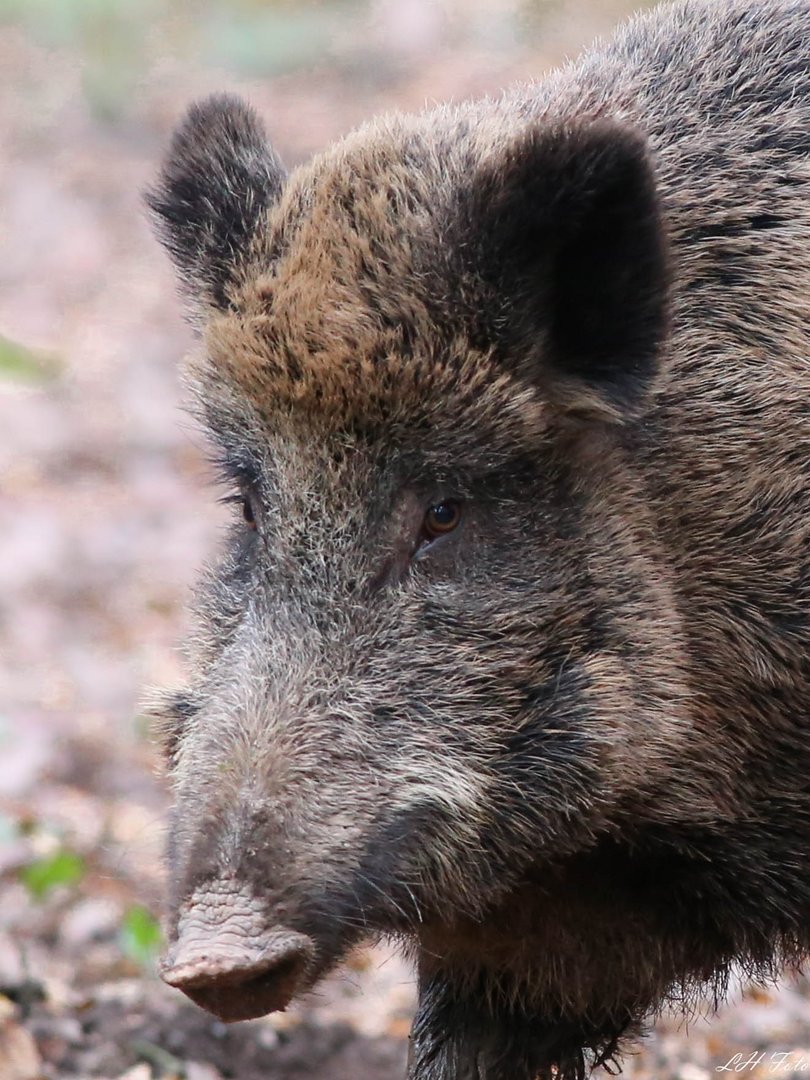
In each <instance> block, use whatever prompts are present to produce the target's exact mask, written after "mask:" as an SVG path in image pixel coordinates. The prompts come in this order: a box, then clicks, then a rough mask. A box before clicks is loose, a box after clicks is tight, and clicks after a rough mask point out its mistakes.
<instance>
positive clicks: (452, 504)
mask: <svg viewBox="0 0 810 1080" xmlns="http://www.w3.org/2000/svg"><path fill="white" fill-rule="evenodd" d="M460 521H461V503H460V502H457V501H456V500H455V499H448V500H447V502H442V503H436V505H435V506H431V507H430V508H429V509H428V512H427V513H426V514H425V520H424V522H423V523H422V532H423V534H424V536H425V537H426V538H427V539H428V540H435V539H436V537H438V536H444V535H445V534H446V533H450V532H452V531H453V529H455V528H456V527H457V526H458V523H459V522H460Z"/></svg>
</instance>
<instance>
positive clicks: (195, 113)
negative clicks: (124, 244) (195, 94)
mask: <svg viewBox="0 0 810 1080" xmlns="http://www.w3.org/2000/svg"><path fill="white" fill-rule="evenodd" d="M284 177H285V173H284V168H283V166H282V165H281V162H280V161H279V159H278V158H277V157H276V155H275V153H274V152H273V151H272V149H271V148H270V147H269V146H268V144H267V141H266V138H265V133H264V129H263V126H262V124H261V121H260V120H259V119H258V117H257V116H256V114H255V113H254V112H253V110H252V109H251V108H249V107H248V106H247V105H246V104H245V103H244V102H243V101H241V100H240V99H239V98H236V97H232V96H230V95H227V94H217V95H214V96H213V97H210V98H207V99H206V100H204V101H201V102H198V103H197V104H195V105H192V106H191V108H190V109H189V111H188V113H187V115H186V117H185V119H184V120H183V121H182V123H181V124H180V126H179V127H178V128H177V130H176V131H175V133H174V136H173V138H172V141H171V146H170V147H169V151H168V153H167V155H166V158H165V160H164V162H163V167H162V169H161V172H160V175H159V176H158V179H157V182H156V184H155V185H154V187H152V188H151V189H150V190H149V191H147V192H146V194H145V199H146V203H147V205H148V206H149V208H150V209H151V211H152V213H153V214H154V216H155V220H156V222H157V230H158V234H159V235H160V237H161V239H162V241H163V243H164V244H165V246H166V248H167V250H168V252H169V254H170V255H171V257H172V259H173V261H174V263H175V265H176V266H177V269H178V270H179V272H180V276H181V279H182V281H183V284H184V286H185V288H186V290H187V292H188V293H189V295H190V297H191V298H192V300H193V301H194V303H195V305H200V304H201V303H202V304H203V305H204V304H206V303H207V304H211V305H214V306H216V307H219V308H223V307H225V306H226V305H227V302H228V301H227V290H228V285H229V284H230V283H231V282H232V281H233V280H234V276H235V272H236V270H237V268H238V266H239V263H240V261H241V259H242V258H243V255H244V251H245V247H246V245H247V244H248V243H249V241H250V238H251V237H252V236H253V234H254V233H255V232H256V229H257V228H258V226H259V224H260V222H261V220H262V218H263V216H264V214H265V212H266V210H267V208H268V207H269V206H270V205H272V203H274V202H275V200H276V199H277V198H278V197H279V195H280V194H281V189H282V186H283V183H284Z"/></svg>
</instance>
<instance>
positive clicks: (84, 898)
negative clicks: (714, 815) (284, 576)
mask: <svg viewBox="0 0 810 1080" xmlns="http://www.w3.org/2000/svg"><path fill="white" fill-rule="evenodd" d="M629 7H630V4H629V2H628V0H615V2H614V0H558V2H543V0H432V2H428V0H376V2H373V3H360V2H357V0H342V2H332V3H328V4H321V5H315V4H312V3H296V2H292V0H290V2H289V3H283V2H278V0H277V2H268V0H264V2H259V0H253V2H251V0H239V2H237V0H231V2H225V0H220V2H217V3H214V2H213V0H193V2H192V0H177V2H172V0H0V146H2V155H0V236H2V259H0V432H2V437H0V552H1V553H2V558H0V702H1V703H2V704H1V705H0V1080H34V1078H37V1077H47V1078H50V1080H68V1078H100V1077H108V1078H111V1080H117V1078H122V1077H126V1078H127V1080H149V1078H150V1077H155V1078H157V1077H162V1078H170V1077H186V1078H187V1080H218V1078H223V1077H235V1078H238V1080H259V1077H263V1078H265V1080H305V1078H314V1077H319V1078H323V1080H394V1078H395V1077H398V1076H402V1075H403V1070H404V1061H405V1055H406V1049H405V1040H406V1035H407V1031H408V1025H409V1020H410V1015H411V1011H412V1007H413V996H414V995H413V985H412V978H411V973H410V971H409V969H408V968H407V966H406V965H405V964H404V963H403V961H402V960H401V959H400V958H399V957H397V956H396V955H395V954H393V953H391V952H390V951H387V950H386V949H384V948H375V949H369V950H365V951H364V952H362V953H358V954H357V955H355V956H354V957H353V958H352V960H351V962H350V964H349V965H348V966H347V967H346V968H345V969H344V970H343V971H342V972H340V973H338V974H336V975H335V976H334V977H332V978H330V979H329V980H328V981H327V983H326V984H325V985H324V986H323V987H321V988H320V989H319V991H318V992H317V993H316V994H314V995H312V996H311V997H310V998H309V999H308V1000H307V1001H305V1002H303V1003H301V1004H299V1005H296V1006H295V1007H294V1008H291V1009H290V1011H289V1012H288V1013H287V1014H284V1015H282V1016H274V1017H271V1018H269V1019H267V1020H261V1021H255V1022H252V1023H246V1024H238V1025H235V1026H232V1027H225V1026H224V1025H222V1024H220V1023H217V1022H216V1021H214V1020H212V1019H211V1018H210V1017H209V1016H207V1015H206V1014H205V1013H203V1012H201V1011H200V1010H198V1009H196V1008H195V1007H194V1006H192V1005H191V1004H189V1003H187V1002H186V1001H185V999H184V998H183V997H182V996H181V995H179V994H177V993H175V992H173V991H170V990H169V989H168V988H166V987H165V986H163V985H162V984H161V983H160V982H159V981H158V980H157V979H156V977H155V975H154V970H153V965H154V956H155V953H156V949H157V948H158V945H159V929H158V925H157V921H156V917H157V916H158V914H159V911H160V897H161V891H162V880H161V865H160V857H161V851H162V847H163V842H164V830H165V827H166V816H165V810H166V806H167V796H166V792H165V789H164V786H163V783H162V782H161V780H160V777H159V774H158V769H159V766H158V762H157V759H156V755H155V753H154V751H153V749H152V747H151V746H150V743H149V741H148V733H147V730H146V724H145V721H144V719H143V717H142V716H141V715H140V713H139V706H138V702H139V701H140V700H142V698H143V694H144V690H145V689H146V688H148V687H150V686H165V685H170V684H172V683H174V682H177V681H178V680H179V679H180V678H181V663H180V660H179V658H178V652H177V643H178V642H179V641H180V639H181V637H182V633H183V619H184V616H183V607H184V604H185V601H186V598H187V589H188V586H189V584H190V582H191V581H192V579H193V577H194V574H195V570H196V568H198V567H199V566H200V565H201V564H202V563H203V561H204V560H205V558H206V557H207V555H209V554H210V553H211V552H212V551H213V549H214V547H215V545H216V540H217V531H218V528H219V525H220V523H221V520H222V517H221V515H222V508H221V507H219V506H218V505H217V502H216V498H215V494H216V493H215V492H212V490H211V485H210V477H209V476H208V470H207V466H206V460H205V448H204V446H203V445H202V440H201V439H200V437H199V435H198V434H197V433H196V431H195V430H194V427H193V425H192V423H191V421H190V420H189V419H188V418H186V416H185V415H184V414H183V413H182V412H180V411H179V406H178V403H179V401H180V391H179V387H178V383H177V376H176V363H177V359H178V357H179V356H180V355H181V354H182V353H183V351H184V350H185V349H186V348H187V346H188V344H189V341H190V337H189V333H188V331H187V329H186V328H185V327H184V325H183V324H182V321H181V318H180V314H179V304H178V302H177V300H176V298H175V290H174V283H173V280H172V277H171V274H170V270H169V267H168V265H167V260H166V259H165V258H164V256H163V255H162V253H161V252H160V251H159V250H158V247H157V244H156V243H155V242H154V241H153V240H152V238H151V236H150V235H149V231H148V227H147V223H146V221H145V218H144V214H143V210H142V206H141V203H140V192H141V190H142V188H143V186H144V185H145V183H146V182H147V181H148V180H149V179H150V178H151V176H152V175H153V173H154V170H155V168H156V164H157V162H158V160H159V157H160V154H161V152H162V148H163V146H164V144H165V140H166V138H167V136H168V134H169V131H170V129H171V127H172V125H173V124H174V122H175V121H176V120H177V118H178V117H179V115H180V114H181V113H182V111H183V109H184V107H185V106H186V104H187V103H188V101H189V100H190V99H192V98H194V97H195V96H200V95H203V94H206V93H208V92H210V91H212V90H221V89H233V90H237V91H239V92H242V93H244V94H245V95H246V96H247V97H248V98H249V99H250V100H251V101H253V103H254V104H255V105H256V106H257V107H258V108H259V110H260V111H261V113H262V114H263V115H264V116H265V118H266V120H267V124H268V128H269V130H270V132H271V135H272V137H273V139H274V142H275V145H276V146H277V148H278V149H279V150H280V151H281V153H282V155H283V157H284V158H285V160H286V161H287V162H288V164H291V165H292V164H295V163H296V162H297V161H299V160H301V159H303V158H305V157H307V156H308V155H310V154H311V153H313V152H314V151H316V150H318V149H319V148H321V147H322V146H324V145H325V144H326V143H327V142H328V141H329V140H331V139H333V138H335V137H337V136H339V135H340V134H341V133H343V132H345V131H346V130H348V129H349V128H351V127H352V126H354V125H356V124H357V123H358V122H360V121H361V120H363V119H365V118H367V117H369V116H370V115H372V114H373V113H376V112H380V111H382V110H386V109H390V108H393V107H400V108H420V107H422V106H423V105H424V104H425V103H426V102H427V103H431V102H433V101H438V100H445V99H449V98H460V97H464V96H469V95H478V94H481V93H485V92H497V91H498V90H499V89H500V88H502V87H503V86H505V85H507V84H508V83H509V82H511V81H513V80H514V79H519V78H529V77H532V76H537V75H539V74H541V73H542V71H543V70H544V69H545V68H547V67H548V66H550V65H552V64H554V63H556V62H558V61H560V60H561V59H563V58H564V57H565V56H567V55H570V54H572V53H574V52H576V51H577V49H578V48H579V47H580V45H581V44H582V43H584V42H587V41H588V40H590V39H591V38H592V37H593V36H594V35H596V34H598V33H605V32H608V31H609V30H610V28H611V27H612V26H613V24H614V23H615V22H616V21H618V19H619V18H620V17H621V16H622V15H623V14H624V13H625V12H626V11H627V10H628V8H629ZM741 887H744V883H743V882H741ZM759 1052H764V1056H763V1058H762V1059H761V1060H760V1061H759V1062H758V1063H751V1064H750V1065H746V1066H744V1067H743V1068H741V1067H737V1068H736V1071H737V1072H738V1073H740V1072H742V1073H744V1074H745V1075H747V1076H750V1077H754V1078H761V1077H765V1076H773V1075H779V1076H781V1077H789V1076H799V1075H806V1074H807V1072H808V1071H810V1001H809V1000H808V994H807V987H806V985H805V984H804V983H802V982H801V981H798V982H785V983H784V984H783V985H781V986H780V987H778V988H772V989H767V990H765V989H756V990H749V991H748V992H747V993H742V992H738V993H737V994H736V1004H735V1005H733V1006H731V1007H728V1008H726V1009H725V1010H724V1011H723V1012H722V1013H721V1014H720V1016H719V1017H717V1018H716V1019H715V1020H714V1021H713V1023H711V1024H708V1023H706V1022H705V1021H704V1020H702V1019H697V1020H695V1021H694V1022H693V1023H691V1024H690V1026H689V1028H688V1030H686V1029H684V1027H683V1025H680V1024H679V1022H678V1021H677V1020H676V1019H674V1018H663V1019H662V1020H660V1021H659V1023H658V1025H657V1026H656V1027H655V1030H654V1032H653V1033H652V1035H651V1036H650V1038H649V1039H648V1040H647V1042H646V1043H645V1046H644V1048H643V1050H641V1051H640V1052H639V1054H638V1055H636V1056H633V1057H632V1058H630V1059H629V1060H628V1062H627V1065H626V1074H627V1076H628V1077H630V1078H634V1080H641V1078H655V1080H676V1078H679V1080H701V1078H706V1077H708V1076H710V1075H712V1074H713V1073H714V1071H715V1070H716V1069H717V1068H718V1066H722V1065H724V1064H726V1063H727V1062H728V1061H729V1059H731V1058H732V1057H733V1055H735V1054H740V1055H742V1056H741V1057H740V1058H738V1059H736V1064H737V1066H739V1065H741V1064H742V1063H744V1062H745V1061H746V1059H747V1058H748V1056H749V1055H750V1054H752V1053H754V1054H756V1053H759ZM789 1053H790V1054H792V1056H791V1057H789V1058H788V1057H774V1056H773V1055H775V1054H776V1055H787V1054H789ZM802 1055H803V1060H804V1068H802V1067H801V1063H802ZM733 1068H734V1063H732V1066H731V1068H730V1069H729V1071H731V1070H732V1069H733Z"/></svg>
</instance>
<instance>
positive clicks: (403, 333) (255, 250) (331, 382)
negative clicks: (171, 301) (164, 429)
mask: <svg viewBox="0 0 810 1080" xmlns="http://www.w3.org/2000/svg"><path fill="white" fill-rule="evenodd" d="M436 153H437V152H436V148H435V147H433V148H431V149H430V151H429V152H428V150H426V149H424V147H422V146H421V144H419V142H418V139H416V136H415V135H413V133H411V134H410V135H408V134H407V133H405V134H401V135H400V138H399V141H398V145H396V146H395V147H394V150H388V151H385V152H384V151H383V150H382V149H380V150H378V151H376V152H374V153H370V152H369V150H368V148H367V147H363V146H362V140H361V142H360V144H359V145H355V142H354V141H351V140H350V141H349V142H348V144H347V145H346V147H344V148H340V149H338V150H335V151H333V152H332V153H331V154H328V155H324V156H323V157H322V158H319V159H316V161H315V162H313V163H312V164H311V165H309V166H307V167H305V168H302V169H299V170H298V171H297V172H295V173H294V174H293V175H292V177H291V178H290V181H289V184H288V189H287V191H286V193H285V195H284V197H283V198H282V200H281V202H280V204H279V205H278V206H277V207H275V208H273V209H272V210H271V211H270V214H269V217H268V220H267V222H266V225H265V227H264V228H263V229H262V230H260V233H259V235H258V236H257V237H256V239H255V241H254V244H253V246H252V248H251V251H250V252H249V254H248V258H247V259H246V260H245V263H244V271H243V273H242V277H241V282H240V284H239V286H238V287H237V288H236V289H235V291H234V293H233V295H232V301H231V304H230V307H229V308H228V310H227V311H224V312H221V313H219V312H218V313H215V314H213V315H212V316H211V318H210V320H209V322H208V325H207V327H206V330H205V336H204V350H203V359H202V361H201V362H200V361H199V360H198V361H197V363H196V364H195V365H194V366H193V370H192V378H193V380H194V382H195V385H196V387H197V389H198V392H199V394H200V397H201V398H202V400H203V401H204V402H207V403H209V404H208V405H207V408H206V414H207V415H208V424H209V426H210V427H211V428H212V430H213V431H214V433H215V435H216V436H217V437H221V433H222V432H223V431H226V432H227V431H228V430H232V429H233V428H234V426H236V428H237V430H238V426H239V423H240V422H242V423H244V419H245V416H246V415H248V416H249V417H250V424H251V426H253V427H255V428H257V429H258V433H259V437H260V438H263V437H264V436H266V435H267V433H268V432H269V433H272V432H274V431H276V430H277V429H278V427H279V424H280V423H283V420H284V418H286V417H289V416H294V417H295V418H296V420H297V421H298V422H299V423H301V424H302V425H305V426H307V427H308V428H309V429H310V430H311V431H312V430H314V431H315V432H317V433H318V434H321V435H323V434H327V433H338V434H345V433H347V432H348V433H350V434H352V435H353V436H356V435H360V436H361V437H363V438H370V439H375V440H379V439H382V440H383V441H388V442H389V443H390V442H394V443H397V442H398V443H402V442H405V443H406V444H407V443H410V444H413V443H414V442H419V441H420V440H421V442H422V444H423V445H428V444H430V443H431V442H434V441H436V439H437V438H439V439H440V437H441V435H442V433H447V434H448V435H449V436H451V438H450V443H451V445H452V446H453V447H454V449H455V453H457V454H459V453H462V452H466V453H467V454H469V455H472V456H473V457H477V449H476V448H477V446H478V445H479V444H481V445H485V446H487V447H488V448H489V450H490V453H491V454H494V455H496V456H501V457H502V456H503V455H507V456H508V455H510V454H511V453H513V452H514V451H515V449H517V450H518V451H520V450H522V449H525V448H526V446H527V445H530V444H532V443H533V442H534V441H536V439H537V438H538V436H541V435H542V433H543V432H544V431H545V429H546V424H547V416H546V410H545V408H544V404H543V402H542V400H541V397H540V395H539V393H538V391H537V389H536V387H535V386H534V385H533V384H532V383H531V382H529V381H528V380H527V379H526V378H525V377H522V376H521V375H520V374H519V372H518V371H516V370H515V368H514V366H510V365H509V364H508V363H505V362H503V358H499V357H497V356H496V355H495V352H494V350H493V349H492V347H491V346H490V345H489V344H488V343H486V342H485V341H484V340H482V339H481V338H480V335H477V329H476V325H475V318H474V316H473V312H474V310H475V309H476V308H480V307H481V306H482V305H481V300H482V297H481V296H480V295H479V293H480V288H481V286H480V282H478V281H477V280H474V279H473V277H470V276H469V274H468V273H467V271H466V270H465V269H464V266H463V263H462V260H460V259H458V258H457V257H456V253H455V251H454V248H455V246H457V243H458V238H456V240H453V239H452V227H451V225H450V224H449V222H450V220H451V215H452V211H451V208H450V206H449V200H450V199H451V192H450V184H449V181H448V179H447V175H448V170H447V169H446V168H445V169H442V168H440V166H439V164H438V163H437V160H436ZM420 154H421V155H422V158H424V157H425V155H427V160H422V159H419V155H420ZM412 159H419V162H418V163H419V165H420V168H415V167H411V166H409V161H411V160H412ZM425 169H427V174H428V176H427V178H426V175H425ZM429 177H433V183H428V178H429ZM443 177H444V178H443ZM223 403H228V404H229V405H230V410H228V409H227V408H225V413H226V415H223V408H224V406H223ZM212 408H216V409H217V410H218V411H217V414H216V415H215V416H211V415H210V413H211V409H212ZM228 411H229V412H230V415H227V413H228ZM234 413H235V414H236V415H235V416H234ZM234 420H236V425H234ZM476 464H480V462H476ZM484 464H485V467H486V463H484Z"/></svg>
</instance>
